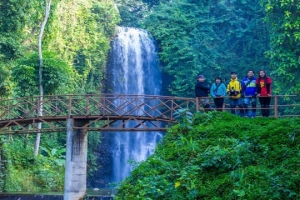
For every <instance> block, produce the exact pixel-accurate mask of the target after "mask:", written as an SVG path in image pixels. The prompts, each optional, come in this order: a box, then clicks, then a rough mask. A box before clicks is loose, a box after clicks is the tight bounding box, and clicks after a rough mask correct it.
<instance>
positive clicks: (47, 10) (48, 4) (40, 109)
mask: <svg viewBox="0 0 300 200" xmlns="http://www.w3.org/2000/svg"><path fill="white" fill-rule="evenodd" d="M51 1H52V0H46V8H45V17H44V21H43V23H42V25H41V30H40V34H39V38H38V51H39V60H40V66H39V90H40V96H39V106H38V115H39V116H43V96H44V88H43V85H42V82H43V53H42V40H43V34H44V30H45V26H46V24H47V21H48V18H49V14H50V8H51ZM41 129H42V123H41V122H39V123H38V131H37V135H36V140H35V147H34V155H35V156H37V155H38V153H39V147H40V140H41Z"/></svg>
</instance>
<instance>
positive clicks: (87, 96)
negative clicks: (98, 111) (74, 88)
mask: <svg viewBox="0 0 300 200" xmlns="http://www.w3.org/2000/svg"><path fill="white" fill-rule="evenodd" d="M89 96H90V95H86V96H85V97H86V103H85V112H86V113H85V116H88V115H89Z"/></svg>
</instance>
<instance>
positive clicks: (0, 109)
mask: <svg viewBox="0 0 300 200" xmlns="http://www.w3.org/2000/svg"><path fill="white" fill-rule="evenodd" d="M39 99H40V98H39V97H38V96H35V97H24V98H18V99H7V100H0V134H11V133H16V134H17V133H22V134H24V133H36V132H37V131H38V126H37V124H38V123H39V122H42V124H43V126H42V128H41V130H39V131H40V132H58V131H66V126H67V125H66V122H67V119H74V120H86V121H88V123H87V124H86V125H85V126H84V127H77V126H76V125H75V124H74V123H73V124H72V128H73V129H82V128H83V129H86V130H89V131H91V130H94V131H96V130H99V131H162V130H166V125H167V124H168V123H171V122H174V121H175V120H174V118H173V114H174V112H175V111H176V110H178V109H183V108H187V109H189V110H191V111H192V112H194V111H196V110H198V109H199V107H197V106H196V105H197V103H196V101H197V100H196V99H195V98H179V97H166V96H149V95H116V94H102V95H97V94H93V95H57V96H44V98H43V101H42V102H40V100H39ZM40 107H42V109H43V111H42V113H43V114H42V116H39V114H38V113H39V112H38V110H39V108H40Z"/></svg>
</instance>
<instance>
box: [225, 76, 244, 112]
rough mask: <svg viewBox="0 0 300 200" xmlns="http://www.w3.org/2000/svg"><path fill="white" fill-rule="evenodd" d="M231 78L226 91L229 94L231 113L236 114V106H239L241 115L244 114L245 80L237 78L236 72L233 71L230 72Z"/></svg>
mask: <svg viewBox="0 0 300 200" xmlns="http://www.w3.org/2000/svg"><path fill="white" fill-rule="evenodd" d="M230 76H231V79H230V82H229V83H228V84H227V89H226V92H227V94H228V95H229V102H230V108H231V113H232V114H234V115H235V114H236V107H237V106H238V107H239V111H240V116H242V117H243V116H244V115H245V112H244V106H243V96H244V93H243V91H244V84H243V82H241V81H239V80H238V78H237V73H236V72H231V74H230Z"/></svg>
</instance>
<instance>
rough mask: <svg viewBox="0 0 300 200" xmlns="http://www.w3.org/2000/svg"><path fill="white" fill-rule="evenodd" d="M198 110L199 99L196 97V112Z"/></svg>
mask: <svg viewBox="0 0 300 200" xmlns="http://www.w3.org/2000/svg"><path fill="white" fill-rule="evenodd" d="M198 111H199V99H198V97H196V112H198Z"/></svg>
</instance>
